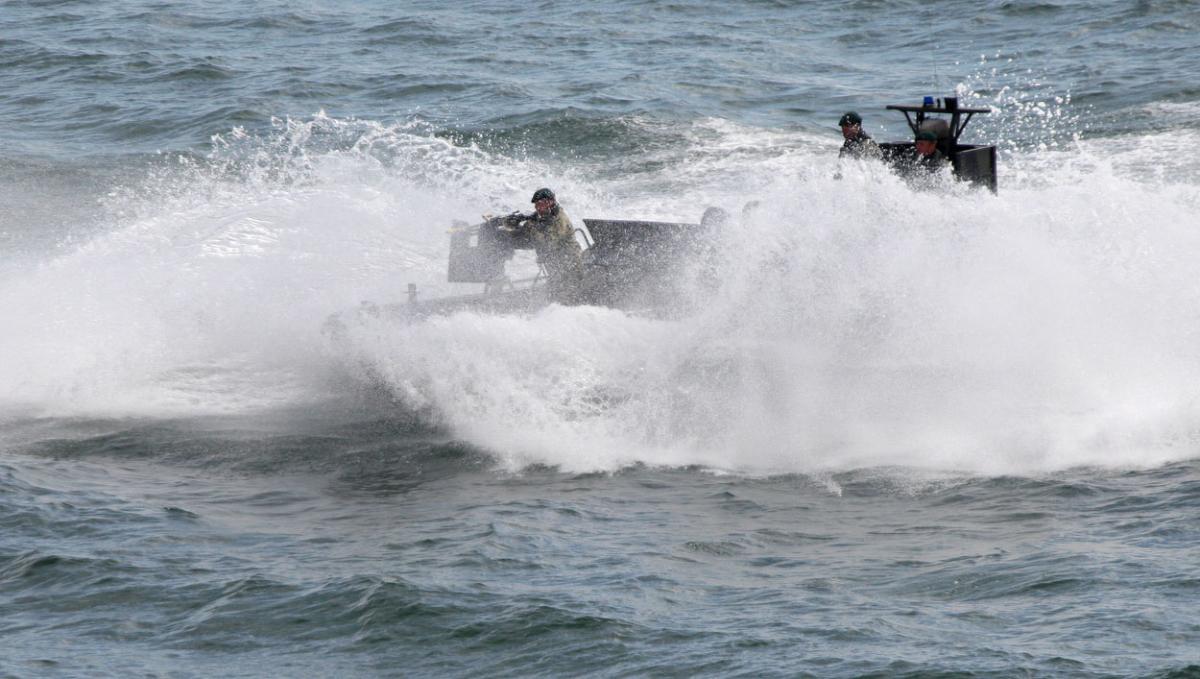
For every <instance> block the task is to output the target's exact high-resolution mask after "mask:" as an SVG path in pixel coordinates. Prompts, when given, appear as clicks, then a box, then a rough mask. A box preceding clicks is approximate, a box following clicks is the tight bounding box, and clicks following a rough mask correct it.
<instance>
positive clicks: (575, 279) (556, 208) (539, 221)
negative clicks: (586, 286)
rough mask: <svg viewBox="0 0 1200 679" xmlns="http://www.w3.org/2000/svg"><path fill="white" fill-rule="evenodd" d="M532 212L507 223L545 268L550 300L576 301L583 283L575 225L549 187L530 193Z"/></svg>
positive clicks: (561, 302)
mask: <svg viewBox="0 0 1200 679" xmlns="http://www.w3.org/2000/svg"><path fill="white" fill-rule="evenodd" d="M533 207H534V210H536V212H535V213H534V214H532V215H528V216H524V215H522V216H520V218H519V219H518V220H514V222H513V223H511V224H509V227H510V228H512V230H513V233H514V235H515V236H516V237H517V238H518V239H523V240H527V242H529V243H530V244H532V246H533V249H534V251H535V252H537V258H538V263H540V264H541V265H542V266H544V267H545V269H546V289H547V292H549V294H550V299H551V300H553V301H555V302H558V303H560V304H576V303H579V301H580V294H581V290H582V286H583V249H582V248H580V247H579V241H577V240H575V227H574V226H572V224H571V220H570V219H569V218H568V217H567V213H566V211H565V210H563V209H562V206H561V205H559V204H558V201H557V200H555V198H554V192H553V191H551V190H550V189H538V190H537V191H536V192H534V194H533Z"/></svg>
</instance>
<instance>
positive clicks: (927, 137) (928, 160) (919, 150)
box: [911, 131, 948, 172]
mask: <svg viewBox="0 0 1200 679" xmlns="http://www.w3.org/2000/svg"><path fill="white" fill-rule="evenodd" d="M947 162H948V159H947V158H946V156H945V154H943V153H942V152H941V151H940V150H938V147H937V134H935V133H933V132H929V131H924V132H918V133H917V138H916V139H915V140H914V141H913V156H912V158H911V164H912V167H913V168H914V169H921V170H925V171H927V172H937V171H938V170H940V169H942V168H943V167H945V166H946V164H947Z"/></svg>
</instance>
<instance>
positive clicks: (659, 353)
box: [0, 116, 1200, 473]
mask: <svg viewBox="0 0 1200 679" xmlns="http://www.w3.org/2000/svg"><path fill="white" fill-rule="evenodd" d="M631 124H636V121H634V123H631ZM690 125H691V128H690V130H688V131H687V135H685V137H687V138H689V139H691V141H690V142H689V143H687V144H685V145H683V146H681V147H679V148H676V149H673V150H672V149H668V150H659V151H657V153H660V154H663V157H662V158H660V159H659V160H660V161H661V162H657V163H655V164H654V167H655V168H656V169H653V170H651V171H650V172H651V175H648V176H640V177H637V178H629V177H623V176H621V175H619V174H617V173H612V172H610V171H609V170H610V169H611V168H606V167H591V166H588V165H587V164H586V163H580V162H578V161H575V162H573V163H568V162H565V161H564V162H560V163H558V164H546V163H543V162H539V161H537V160H536V159H529V158H511V157H504V156H501V155H498V154H494V153H489V152H487V151H485V150H483V149H480V148H476V147H457V146H454V145H452V144H449V143H448V142H446V141H444V140H442V139H439V138H437V137H436V136H435V135H432V134H431V133H430V132H429V130H427V129H424V128H422V127H421V126H420V125H417V124H410V125H397V126H384V125H379V124H376V123H372V122H370V121H347V120H335V119H330V118H328V117H327V116H316V117H315V118H313V119H312V120H309V121H280V123H279V126H278V130H277V131H276V133H275V134H274V135H273V136H267V137H255V136H254V135H249V134H246V133H244V132H242V131H235V132H234V133H231V134H230V135H227V136H226V137H222V138H220V139H218V140H216V141H215V144H214V149H215V150H214V153H213V155H212V156H211V157H209V158H206V159H184V160H183V161H176V160H170V162H164V163H163V164H162V166H160V167H157V168H155V169H154V171H153V172H152V173H151V174H150V175H149V176H148V177H147V179H146V181H144V182H143V183H142V184H140V185H137V186H133V187H129V188H125V189H117V190H114V192H113V194H112V197H111V199H110V204H109V209H110V211H111V215H112V216H111V221H112V225H111V228H110V229H108V230H107V231H105V232H104V233H103V234H102V235H101V236H99V237H97V238H95V239H93V240H91V241H89V242H88V243H86V244H84V245H82V246H80V247H77V248H75V249H73V250H71V251H70V252H67V253H66V254H63V255H61V256H58V257H56V258H53V259H50V260H47V261H45V262H43V263H42V264H41V265H40V266H39V267H38V268H37V269H36V270H33V271H30V272H23V273H22V274H21V276H20V277H17V278H14V279H11V280H6V281H4V282H3V284H2V285H0V304H2V305H3V308H5V309H6V314H7V315H8V319H6V321H7V332H6V335H5V336H4V338H3V339H0V356H2V358H0V392H2V393H5V394H9V395H10V396H9V397H8V401H7V403H6V407H16V404H18V403H20V404H21V405H22V407H28V406H29V405H30V404H33V405H34V406H35V407H37V408H39V409H40V410H41V412H43V413H45V414H50V415H78V414H97V413H104V414H114V415H123V414H124V415H147V414H149V415H163V414H169V415H174V416H178V415H185V416H186V415H189V414H203V413H208V412H241V413H252V412H254V410H255V409H256V408H274V407H280V406H284V405H295V404H297V403H301V404H302V403H305V402H307V401H310V400H311V401H312V402H314V403H315V402H318V401H320V400H321V399H328V398H329V397H330V396H331V394H330V392H331V390H336V389H337V388H338V387H337V386H336V384H337V382H336V381H335V378H336V377H337V376H338V375H340V374H342V373H350V374H353V375H357V376H360V377H362V378H363V379H364V380H370V381H374V382H378V383H380V384H382V385H383V387H384V389H385V390H386V391H387V392H389V393H390V394H392V395H393V397H394V398H395V399H396V400H397V407H398V408H405V409H410V410H416V411H418V412H420V413H422V414H423V415H424V416H425V417H427V418H429V420H430V421H432V422H436V423H438V424H440V425H442V426H444V427H445V428H446V429H447V430H448V431H449V432H451V434H452V435H453V436H456V437H458V438H461V439H462V440H465V441H468V442H470V443H472V444H474V445H477V446H479V447H481V448H484V449H487V450H489V451H492V452H493V453H494V454H495V455H496V456H497V459H499V460H501V461H503V462H504V463H505V464H506V465H508V466H509V467H510V468H512V469H520V468H521V467H523V466H526V465H529V464H534V463H537V464H550V465H556V466H559V467H562V468H564V469H569V470H595V469H601V470H612V469H616V468H619V467H620V466H622V465H627V464H632V463H645V464H652V465H701V466H707V467H710V468H713V469H721V470H733V471H739V472H754V473H774V472H794V471H804V472H828V471H836V470H839V469H848V468H854V467H861V466H878V465H901V466H907V467H924V468H931V469H953V470H965V471H969V472H978V473H1024V472H1033V471H1042V470H1049V469H1059V468H1063V467H1069V466H1074V465H1114V466H1124V465H1147V464H1158V463H1162V462H1165V461H1170V460H1175V459H1181V458H1185V457H1191V456H1194V455H1195V445H1194V439H1195V437H1196V423H1197V422H1200V419H1198V417H1197V416H1198V415H1200V413H1198V412H1197V409H1198V407H1200V406H1198V404H1197V403H1196V400H1195V398H1194V385H1195V384H1196V383H1197V378H1200V358H1197V357H1196V356H1195V355H1194V351H1193V349H1194V346H1195V339H1196V336H1197V334H1198V332H1200V315H1198V314H1197V313H1196V312H1195V310H1196V309H1198V308H1200V304H1198V303H1200V286H1197V284H1195V283H1194V282H1193V281H1194V274H1193V267H1194V262H1195V261H1196V259H1197V256H1200V239H1198V238H1197V237H1196V236H1195V234H1194V233H1193V228H1194V224H1195V223H1197V222H1200V220H1198V219H1197V206H1198V205H1200V201H1198V200H1197V190H1196V187H1195V184H1194V183H1189V182H1187V181H1181V180H1180V179H1179V177H1181V176H1186V172H1187V171H1191V172H1194V171H1195V169H1196V168H1195V167H1190V166H1188V165H1187V163H1188V162H1192V161H1188V160H1186V158H1187V156H1186V155H1185V154H1184V153H1183V151H1184V150H1185V149H1182V148H1173V147H1172V143H1173V140H1178V137H1177V136H1172V135H1169V134H1149V135H1146V136H1145V137H1141V138H1137V139H1135V140H1132V141H1131V143H1130V144H1129V145H1128V146H1127V147H1123V148H1127V149H1128V151H1127V155H1126V154H1125V152H1123V153H1122V154H1115V155H1114V154H1108V153H1106V149H1107V146H1104V145H1100V144H1089V143H1088V142H1075V143H1074V144H1072V145H1067V146H1060V147H1056V148H1053V149H1050V148H1047V149H1036V148H1035V149H1028V150H1026V151H1024V152H1018V151H1013V152H1012V153H1011V155H1010V156H1006V157H1005V158H1004V159H1003V160H1002V168H1001V192H1000V194H999V195H996V196H993V195H991V194H988V193H986V192H979V191H976V190H972V189H969V188H967V187H965V186H962V185H953V184H950V183H945V184H942V185H940V186H935V187H932V190H914V189H913V188H912V187H909V186H908V185H906V184H905V183H904V182H902V181H901V180H900V179H898V178H897V177H895V176H893V175H892V174H891V173H889V172H887V171H886V170H884V169H882V168H879V167H874V166H870V165H866V166H853V167H847V168H843V171H842V174H843V175H844V178H843V179H841V180H840V181H835V180H834V179H833V178H832V175H833V174H834V172H835V170H836V169H837V168H836V160H835V158H836V146H837V140H836V139H830V138H824V137H811V136H806V135H803V134H795V135H790V134H783V133H780V132H778V131H770V130H761V129H756V128H751V127H746V126H739V125H735V124H732V123H728V122H726V121H719V120H708V121H697V122H695V123H691V124H690ZM1139 149H1142V150H1141V151H1139ZM1145 149H1151V150H1153V153H1154V154H1155V155H1162V154H1163V153H1164V152H1165V153H1166V154H1167V155H1170V156H1171V157H1172V158H1173V159H1175V160H1173V161H1172V162H1178V163H1180V165H1179V167H1178V168H1177V169H1178V170H1179V172H1177V173H1174V174H1172V175H1171V176H1170V177H1166V176H1160V175H1156V174H1153V173H1146V172H1144V171H1142V170H1141V166H1140V165H1139V162H1140V160H1141V159H1145V158H1148V157H1149V156H1148V153H1149V152H1148V151H1146V150H1145ZM1172 151H1178V153H1171V152H1172ZM1139 153H1140V154H1141V155H1139ZM1193 176H1194V175H1193ZM541 185H551V186H554V187H555V189H556V191H557V192H558V193H559V195H560V196H563V200H564V203H565V205H566V206H567V209H568V211H569V212H570V213H571V215H572V216H573V217H574V218H575V219H576V221H579V220H580V219H581V218H582V217H588V216H612V217H645V218H670V219H680V220H694V219H697V218H698V217H699V213H700V212H701V211H702V210H703V208H704V207H705V206H708V205H718V206H721V207H724V208H726V209H728V210H730V211H731V212H732V213H734V214H735V215H741V219H739V220H737V222H736V224H735V225H734V227H732V228H730V229H728V230H727V231H726V232H725V233H724V234H723V238H724V240H725V243H724V244H725V245H726V246H727V248H726V250H727V252H728V253H729V256H728V258H727V260H726V261H725V262H724V263H723V266H722V273H723V276H724V280H725V284H724V286H723V288H722V290H721V292H720V293H719V294H718V295H717V297H716V298H714V299H712V300H709V302H708V303H707V304H706V305H705V307H704V310H703V311H702V313H700V314H699V315H698V316H696V317H694V318H690V319H686V320H676V321H660V320H651V319H645V318H638V317H634V316H630V315H628V314H625V313H622V312H619V311H615V310H611V309H597V308H587V307H584V308H565V307H558V306H554V307H550V308H548V309H546V310H544V311H542V312H539V313H537V314H534V315H532V316H530V317H508V316H486V315H479V314H473V313H459V314H456V315H453V316H449V317H443V318H435V319H430V320H428V321H425V322H421V323H416V324H401V323H399V322H394V321H388V320H386V319H376V320H372V321H366V322H364V323H363V324H361V325H358V326H355V327H353V328H351V329H350V332H349V333H348V334H347V335H346V336H345V337H344V338H343V341H342V342H340V343H331V342H330V339H329V338H328V337H327V336H325V335H323V334H322V333H321V330H320V328H321V325H322V323H323V322H324V320H325V318H326V317H327V316H328V315H329V314H331V313H334V312H337V311H341V310H344V309H347V308H351V307H354V306H356V305H357V304H358V303H359V302H360V301H362V300H374V301H381V302H386V301H393V300H397V299H399V298H401V297H402V296H403V293H402V291H403V289H404V286H405V285H406V284H407V283H409V282H415V283H418V284H420V285H421V287H422V291H423V294H436V293H437V292H439V291H448V290H449V288H448V287H447V286H446V285H445V284H443V283H440V282H439V279H440V278H441V277H442V276H443V275H444V254H445V240H446V238H445V231H446V227H447V226H448V225H449V223H450V222H451V221H452V220H454V219H464V220H472V219H475V218H476V217H477V216H478V214H479V213H480V212H482V211H484V210H487V209H517V208H523V207H526V203H527V201H528V197H527V194H528V192H529V189H530V188H531V187H535V186H541ZM646 186H651V187H653V191H647V190H644V187H646ZM751 199H754V200H758V201H759V208H758V209H757V210H756V211H751V212H747V213H745V214H743V213H742V211H741V208H742V206H743V205H744V204H745V203H746V202H747V201H749V200H751ZM526 265H528V263H527V262H526Z"/></svg>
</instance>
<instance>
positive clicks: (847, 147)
mask: <svg viewBox="0 0 1200 679" xmlns="http://www.w3.org/2000/svg"><path fill="white" fill-rule="evenodd" d="M838 127H840V128H842V139H845V141H844V142H842V149H841V150H840V151H838V158H878V157H879V144H876V143H875V140H874V139H872V138H871V135H869V134H867V133H866V132H864V131H863V128H862V116H860V115H858V114H857V113H855V112H854V111H846V113H844V114H843V115H842V117H841V119H840V120H838Z"/></svg>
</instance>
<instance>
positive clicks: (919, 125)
mask: <svg viewBox="0 0 1200 679" xmlns="http://www.w3.org/2000/svg"><path fill="white" fill-rule="evenodd" d="M887 109H888V110H889V111H900V112H901V113H903V114H904V119H905V120H906V121H907V122H908V127H909V129H911V130H912V136H913V137H915V136H916V135H917V134H919V133H921V132H932V133H934V134H935V135H937V147H938V150H939V151H941V152H942V154H943V155H945V156H946V157H947V158H949V159H950V165H951V168H952V169H953V171H954V175H955V176H956V177H958V178H959V179H962V180H964V181H969V182H971V183H973V184H978V185H980V186H986V187H987V188H988V190H990V191H991V192H992V193H995V192H996V147H995V146H994V145H993V146H987V145H982V144H964V143H962V142H961V141H960V138H961V137H962V134H963V131H964V130H966V129H967V125H968V124H969V123H970V122H971V118H973V117H974V116H975V114H977V113H991V111H992V110H991V109H990V108H969V107H964V106H959V104H958V97H945V98H942V99H935V98H934V97H931V96H927V97H925V98H924V100H923V101H922V103H921V105H920V106H911V105H906V104H893V105H890V106H888V107H887ZM935 114H942V115H949V119H946V118H943V117H935ZM913 147H914V143H913V142H912V141H905V142H884V143H881V144H880V145H879V148H880V150H881V151H882V152H883V157H884V159H885V160H887V161H889V162H891V163H893V164H900V163H901V162H903V160H904V159H905V158H909V157H911V156H912V155H913V153H914V150H913Z"/></svg>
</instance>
